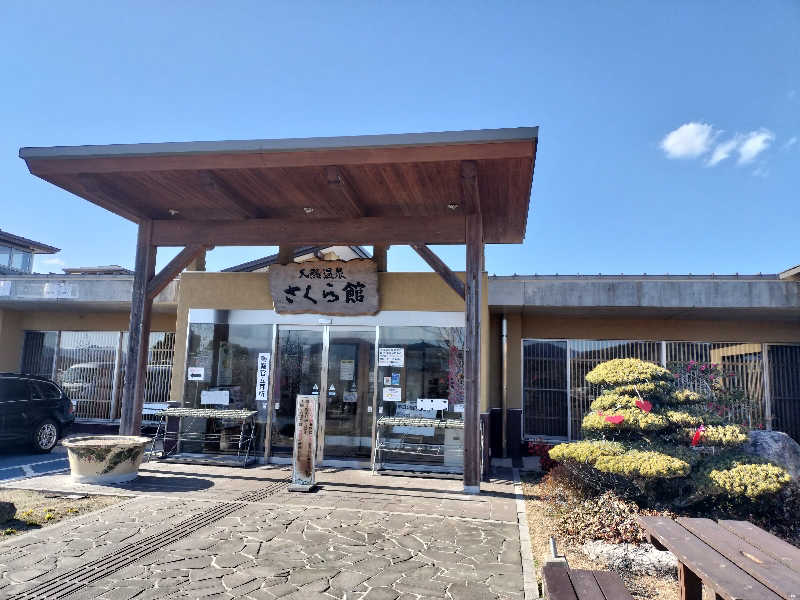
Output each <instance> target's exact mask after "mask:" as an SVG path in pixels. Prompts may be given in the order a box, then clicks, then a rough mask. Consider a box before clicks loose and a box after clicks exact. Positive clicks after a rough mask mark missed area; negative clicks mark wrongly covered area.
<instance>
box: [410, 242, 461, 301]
mask: <svg viewBox="0 0 800 600" xmlns="http://www.w3.org/2000/svg"><path fill="white" fill-rule="evenodd" d="M411 247H412V248H413V249H414V251H415V252H416V253H417V254H419V255H420V256H421V257H422V260H424V261H425V262H426V263H428V265H429V266H430V268H431V269H433V270H434V271H436V272H437V273H438V274H439V276H440V277H441V278H442V279H444V282H445V283H446V284H447V285H449V286H450V287H451V288H452V290H453V291H454V292H455V293H456V294H458V295H459V296H461V299H462V300H464V299H465V293H464V282H463V281H461V280H460V279H459V278H458V276H457V275H456V274H455V273H453V271H452V270H450V267H448V266H447V265H446V264H445V263H444V261H443V260H442V259H441V258H439V257H438V256H437V255H436V253H435V252H434V251H433V250H431V249H430V248H428V246H426V245H425V244H412V245H411Z"/></svg>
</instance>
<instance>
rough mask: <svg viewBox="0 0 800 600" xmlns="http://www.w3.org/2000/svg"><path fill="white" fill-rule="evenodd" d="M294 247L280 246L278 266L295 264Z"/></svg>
mask: <svg viewBox="0 0 800 600" xmlns="http://www.w3.org/2000/svg"><path fill="white" fill-rule="evenodd" d="M294 251H295V248H294V246H289V245H287V244H284V245H281V246H278V264H279V265H288V264H291V263H293V262H294Z"/></svg>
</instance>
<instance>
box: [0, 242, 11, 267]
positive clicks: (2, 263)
mask: <svg viewBox="0 0 800 600" xmlns="http://www.w3.org/2000/svg"><path fill="white" fill-rule="evenodd" d="M10 265H11V248H9V247H8V246H0V267H8V266H10Z"/></svg>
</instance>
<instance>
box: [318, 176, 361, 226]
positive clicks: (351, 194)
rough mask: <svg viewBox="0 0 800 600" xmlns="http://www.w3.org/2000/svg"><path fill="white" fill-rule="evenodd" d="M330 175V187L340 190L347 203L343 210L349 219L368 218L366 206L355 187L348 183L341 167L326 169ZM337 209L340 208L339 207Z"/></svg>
mask: <svg viewBox="0 0 800 600" xmlns="http://www.w3.org/2000/svg"><path fill="white" fill-rule="evenodd" d="M326 171H327V174H328V185H329V186H330V187H331V188H333V189H335V190H338V192H339V193H340V194H341V196H342V197H343V198H344V199H345V203H344V205H343V206H342V207H341V208H344V212H345V213H346V214H347V216H349V217H366V216H367V212H366V211H365V210H364V205H363V203H362V202H361V200H360V199H359V197H358V194H356V191H355V190H354V189H353V186H351V185H350V183H349V182H348V181H347V178H346V177H345V176H344V174H343V173H342V171H341V169H339V167H328V168H327V169H326ZM336 208H340V206H337V207H336Z"/></svg>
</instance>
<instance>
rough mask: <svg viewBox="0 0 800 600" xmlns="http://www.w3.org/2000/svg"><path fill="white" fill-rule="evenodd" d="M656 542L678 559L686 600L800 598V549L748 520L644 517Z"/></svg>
mask: <svg viewBox="0 0 800 600" xmlns="http://www.w3.org/2000/svg"><path fill="white" fill-rule="evenodd" d="M638 521H639V524H640V525H641V526H642V527H643V528H644V529H645V530H646V531H647V536H648V538H649V540H650V542H651V543H652V544H653V545H654V546H655V547H656V548H658V549H660V550H669V551H670V552H672V553H673V554H674V555H675V557H676V558H677V559H678V583H679V586H680V597H681V600H701V599H702V596H703V586H706V587H707V588H708V589H709V590H711V591H712V592H713V593H714V594H715V595H716V598H717V599H720V598H722V599H724V600H740V599H741V600H749V599H757V600H762V599H763V600H779V599H788V600H794V599H800V549H798V548H795V547H794V546H792V545H791V544H788V543H786V542H784V541H783V540H781V539H780V538H777V537H775V536H774V535H772V534H771V533H769V532H767V531H764V530H763V529H760V528H759V527H756V526H755V525H753V524H752V523H748V522H747V521H727V520H720V521H719V522H718V523H717V522H714V521H712V520H711V519H690V518H679V519H677V520H672V519H669V518H665V517H639V518H638Z"/></svg>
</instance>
